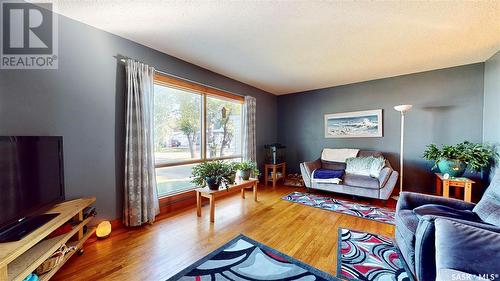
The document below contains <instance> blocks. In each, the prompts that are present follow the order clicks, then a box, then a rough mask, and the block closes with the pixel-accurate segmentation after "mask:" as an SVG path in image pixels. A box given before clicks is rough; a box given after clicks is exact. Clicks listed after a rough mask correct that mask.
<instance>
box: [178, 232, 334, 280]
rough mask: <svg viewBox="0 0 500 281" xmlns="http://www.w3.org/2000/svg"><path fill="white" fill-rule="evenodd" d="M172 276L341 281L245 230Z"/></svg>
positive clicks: (182, 278) (184, 278)
mask: <svg viewBox="0 0 500 281" xmlns="http://www.w3.org/2000/svg"><path fill="white" fill-rule="evenodd" d="M170 280H193V281H203V280H224V281H227V280H247V281H249V280H268V281H271V280H300V281H309V280H311V281H312V280H318V281H321V280H334V281H340V279H338V278H336V277H334V276H332V275H330V274H328V273H325V272H322V271H320V270H318V269H316V268H314V267H311V266H310V265H307V264H305V263H303V262H300V261H298V260H296V259H294V258H292V257H289V256H287V255H285V254H282V253H280V252H278V251H276V250H274V249H272V248H269V247H267V246H265V245H263V244H261V243H259V242H257V241H254V240H252V239H250V238H248V237H246V236H244V235H242V234H240V235H239V236H238V237H236V238H234V239H233V240H231V241H230V242H228V243H226V244H225V245H223V246H222V247H220V248H219V249H217V250H215V251H214V252H212V253H210V254H209V255H207V256H206V257H204V258H202V259H201V260H199V261H197V262H196V263H194V264H192V265H191V266H189V267H188V268H186V269H184V270H182V271H181V272H179V273H178V274H176V275H175V276H173V277H172V278H170V279H168V281H170Z"/></svg>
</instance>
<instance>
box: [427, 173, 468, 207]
mask: <svg viewBox="0 0 500 281" xmlns="http://www.w3.org/2000/svg"><path fill="white" fill-rule="evenodd" d="M435 174H436V193H437V194H438V195H441V194H442V195H443V197H450V186H456V187H463V188H464V201H466V202H471V201H472V184H473V183H475V182H474V181H473V180H471V179H468V178H464V177H462V178H451V177H450V178H448V179H445V178H444V177H443V174H441V173H435ZM441 192H442V193H441Z"/></svg>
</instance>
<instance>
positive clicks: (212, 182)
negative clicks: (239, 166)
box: [191, 161, 234, 190]
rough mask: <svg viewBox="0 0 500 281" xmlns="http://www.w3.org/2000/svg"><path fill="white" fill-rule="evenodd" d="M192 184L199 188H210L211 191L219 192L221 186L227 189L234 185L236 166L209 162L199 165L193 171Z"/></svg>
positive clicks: (220, 162)
mask: <svg viewBox="0 0 500 281" xmlns="http://www.w3.org/2000/svg"><path fill="white" fill-rule="evenodd" d="M191 178H192V180H191V182H192V183H194V184H196V185H197V186H205V185H206V186H208V188H209V189H211V190H218V189H219V187H220V185H221V184H223V183H224V184H225V186H226V188H227V186H228V185H229V184H232V183H234V164H231V163H224V162H222V161H208V162H203V163H200V164H197V165H196V166H194V167H193V169H192V177H191Z"/></svg>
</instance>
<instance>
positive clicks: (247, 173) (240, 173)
mask: <svg viewBox="0 0 500 281" xmlns="http://www.w3.org/2000/svg"><path fill="white" fill-rule="evenodd" d="M251 172H252V170H251V169H247V170H238V171H236V173H237V175H238V177H240V178H241V179H242V180H244V181H247V180H249V179H250V174H251Z"/></svg>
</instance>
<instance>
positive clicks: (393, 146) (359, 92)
mask: <svg viewBox="0 0 500 281" xmlns="http://www.w3.org/2000/svg"><path fill="white" fill-rule="evenodd" d="M483 70H484V64H483V63H478V64H472V65H466V66H460V67H454V68H448V69H442V70H435V71H429V72H423V73H416V74H410V75H404V76H398V77H393V78H386V79H380V80H374V81H368V82H362V83H356V84H350V85H345V86H338V87H332V88H326V89H319V90H313V91H308V92H303V93H295V94H290V95H284V96H279V97H278V141H279V142H281V143H283V144H285V145H287V147H288V149H287V162H288V164H289V165H288V167H289V168H290V169H291V170H292V171H298V170H299V163H300V162H302V161H306V160H313V159H316V158H317V157H319V155H320V152H321V149H322V148H324V147H332V148H342V147H347V148H360V149H370V150H381V151H383V152H385V153H386V155H387V157H388V159H389V160H390V162H391V164H392V165H393V167H395V168H396V169H398V170H399V160H398V159H399V138H400V128H399V126H400V116H399V113H398V112H397V111H395V110H394V109H393V106H394V105H398V104H413V105H414V108H413V109H412V111H411V112H409V113H408V115H407V119H406V136H405V150H406V151H405V182H404V184H405V185H404V186H405V188H406V189H408V190H418V191H433V188H434V185H433V182H432V173H431V172H430V168H431V166H432V163H430V162H428V161H425V160H423V159H422V158H421V155H422V152H423V151H424V149H425V146H426V145H427V144H430V143H436V144H443V143H452V144H453V143H457V142H461V141H464V140H470V141H473V142H481V140H482V115H483ZM370 109H383V125H384V132H383V133H384V137H382V138H351V139H326V138H324V132H323V130H324V124H323V115H324V114H326V113H338V112H349V111H359V110H370Z"/></svg>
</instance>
